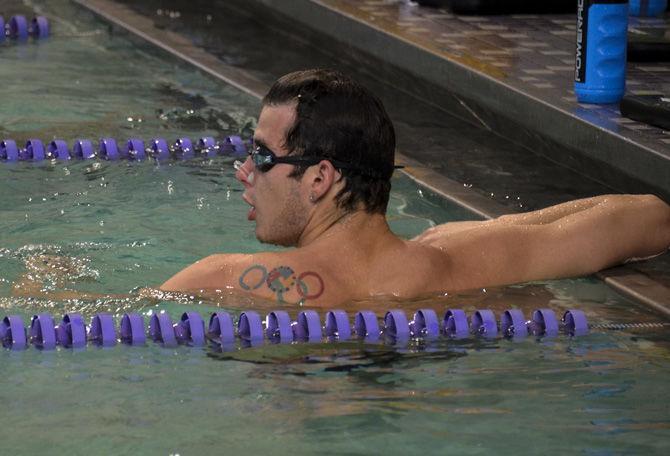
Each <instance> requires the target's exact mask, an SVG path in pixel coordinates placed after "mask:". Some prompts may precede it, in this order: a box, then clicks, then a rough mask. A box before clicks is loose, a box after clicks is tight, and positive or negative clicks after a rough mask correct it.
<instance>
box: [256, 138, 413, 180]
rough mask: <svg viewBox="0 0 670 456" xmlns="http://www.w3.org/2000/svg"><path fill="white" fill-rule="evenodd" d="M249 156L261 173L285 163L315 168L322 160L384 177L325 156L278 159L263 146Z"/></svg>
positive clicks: (367, 174) (367, 169)
mask: <svg viewBox="0 0 670 456" xmlns="http://www.w3.org/2000/svg"><path fill="white" fill-rule="evenodd" d="M249 156H250V157H251V161H252V162H253V164H254V166H255V167H256V169H257V170H258V171H259V172H261V173H267V172H268V171H270V170H271V169H272V168H273V167H274V165H278V164H280V163H285V164H287V165H304V166H313V165H316V164H318V163H319V162H321V160H328V161H329V162H330V163H332V164H333V166H334V167H335V168H338V169H348V170H351V171H354V172H356V173H358V174H362V175H364V176H369V177H374V178H381V177H382V176H383V175H382V173H381V172H380V171H377V170H373V169H369V168H363V167H360V166H356V165H352V164H350V163H345V162H341V161H339V160H333V159H332V158H329V157H323V156H307V157H304V156H302V157H300V156H293V155H286V156H284V157H277V154H275V153H274V152H272V151H271V150H270V149H268V148H267V147H266V146H265V145H263V144H256V145H254V147H253V148H252V149H251V152H249ZM396 168H403V167H402V166H394V169H396Z"/></svg>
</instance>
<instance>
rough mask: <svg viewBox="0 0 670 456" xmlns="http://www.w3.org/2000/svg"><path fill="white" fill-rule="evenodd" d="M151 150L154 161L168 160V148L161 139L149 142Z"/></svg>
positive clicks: (165, 142)
mask: <svg viewBox="0 0 670 456" xmlns="http://www.w3.org/2000/svg"><path fill="white" fill-rule="evenodd" d="M151 150H152V151H153V154H154V158H155V159H156V160H167V159H168V158H170V148H169V147H168V143H167V141H166V140H165V139H163V138H154V139H152V140H151Z"/></svg>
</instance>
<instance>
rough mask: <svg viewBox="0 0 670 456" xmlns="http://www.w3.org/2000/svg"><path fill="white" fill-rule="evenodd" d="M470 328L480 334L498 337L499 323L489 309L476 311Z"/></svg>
mask: <svg viewBox="0 0 670 456" xmlns="http://www.w3.org/2000/svg"><path fill="white" fill-rule="evenodd" d="M470 329H471V330H472V332H473V333H475V334H476V335H479V336H483V337H487V338H488V337H496V336H497V335H498V325H497V323H496V317H495V315H494V314H493V312H492V311H491V310H488V309H485V310H477V311H475V313H474V314H473V315H472V318H471V321H470Z"/></svg>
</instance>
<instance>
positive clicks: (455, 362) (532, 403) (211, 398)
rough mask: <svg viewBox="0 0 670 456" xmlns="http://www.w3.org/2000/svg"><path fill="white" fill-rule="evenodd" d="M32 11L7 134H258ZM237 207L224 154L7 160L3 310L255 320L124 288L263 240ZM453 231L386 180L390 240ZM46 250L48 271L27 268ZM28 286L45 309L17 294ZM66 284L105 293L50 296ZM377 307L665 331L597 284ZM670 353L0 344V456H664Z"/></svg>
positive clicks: (189, 87) (65, 6)
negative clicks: (242, 455) (485, 312)
mask: <svg viewBox="0 0 670 456" xmlns="http://www.w3.org/2000/svg"><path fill="white" fill-rule="evenodd" d="M38 5H41V6H42V7H43V8H45V9H46V11H47V12H48V13H49V16H50V17H52V21H55V25H54V28H55V36H54V37H53V38H52V39H50V40H49V41H46V42H43V43H38V44H33V43H29V44H26V45H25V46H24V47H22V48H18V47H15V46H9V45H7V46H5V45H3V46H0V61H2V62H3V64H2V65H0V77H1V78H2V80H3V81H5V84H4V85H3V89H5V90H3V101H4V102H3V103H0V136H2V137H12V138H14V139H16V140H21V141H24V140H25V139H27V138H29V137H37V138H41V139H43V140H46V139H48V138H53V137H61V138H63V139H66V140H68V141H69V142H70V143H71V141H72V140H73V139H75V138H76V137H78V136H83V137H90V138H92V139H94V138H98V137H100V136H112V137H116V138H117V139H122V138H127V137H129V136H134V135H137V136H139V137H142V138H144V139H149V138H150V137H152V136H154V135H164V136H167V137H168V138H169V139H174V138H176V137H177V136H182V135H184V136H191V137H194V138H196V137H199V136H203V135H206V134H207V135H215V136H217V137H222V136H225V135H228V134H238V133H241V134H243V135H248V134H249V133H250V131H251V130H252V129H253V126H254V124H255V115H256V111H257V109H258V103H257V102H256V100H253V99H250V98H249V97H247V96H246V95H244V94H241V93H239V92H238V91H236V90H234V89H232V88H229V87H225V86H223V85H221V84H220V83H219V82H216V81H213V80H211V79H209V78H207V77H205V76H203V75H201V74H199V73H198V72H196V71H194V70H193V69H192V68H189V67H188V66H186V65H184V64H181V63H180V62H178V61H175V60H173V59H172V58H170V57H168V56H165V55H163V54H161V53H159V52H156V51H154V50H153V49H152V48H151V47H150V46H148V45H145V44H143V43H142V42H141V41H134V40H131V39H130V37H128V36H127V35H126V34H124V33H123V32H120V31H115V30H112V31H110V29H109V28H108V26H107V25H106V24H105V23H103V22H101V21H98V20H96V19H95V18H94V17H93V16H91V15H90V14H88V13H86V12H83V11H81V10H79V9H77V8H75V7H74V6H73V5H72V4H70V3H69V2H65V1H60V0H59V1H53V2H52V1H50V2H48V3H47V2H40V3H38ZM0 6H1V7H2V9H3V12H4V11H9V10H14V11H16V10H17V9H18V8H23V9H26V8H28V7H27V6H26V5H25V4H23V3H20V2H7V1H0ZM5 15H7V13H5ZM137 59H141V61H142V64H141V65H138V64H135V63H133V62H135V61H137ZM77 81H78V82H77ZM128 119H132V120H128ZM138 119H142V122H139V120H138ZM240 193H241V188H240V186H239V185H238V184H237V182H236V181H235V180H234V179H233V170H232V166H231V163H230V161H227V160H225V159H215V160H200V161H191V162H184V163H179V162H172V163H168V164H161V165H160V166H159V165H157V164H155V163H150V162H145V163H107V162H96V161H92V162H72V163H67V164H41V165H37V164H29V163H20V164H16V165H10V164H6V163H4V164H0V195H2V198H0V316H3V315H7V314H12V313H18V314H21V315H22V316H23V317H24V318H25V319H26V320H28V319H29V317H30V316H31V315H33V314H34V313H37V312H42V311H49V312H51V313H53V314H54V315H56V316H57V317H58V318H60V316H61V315H62V314H63V313H65V312H71V311H78V312H81V313H83V314H84V315H85V316H86V317H87V319H88V318H89V317H90V316H92V315H93V314H95V313H96V312H99V311H108V312H112V313H113V314H115V315H117V316H118V315H121V314H122V313H124V312H126V311H131V310H132V311H138V312H141V313H143V314H144V315H145V319H147V320H148V318H147V316H148V315H150V314H151V313H153V312H157V311H160V310H166V311H168V312H169V313H170V314H171V315H172V316H173V318H177V317H178V316H179V315H180V314H181V312H183V311H184V310H187V309H195V310H198V311H200V312H201V313H202V314H206V313H208V312H211V311H214V310H216V309H218V307H217V306H216V305H217V304H222V305H223V306H224V307H226V308H230V309H232V310H234V311H237V310H239V309H240V308H249V307H254V308H258V309H259V310H263V311H265V310H267V309H266V307H265V306H264V305H263V304H262V303H257V302H253V301H248V300H247V301H245V300H242V299H239V297H236V296H231V297H227V298H225V299H224V298H222V300H221V302H220V303H218V302H213V301H208V300H204V299H199V298H194V299H192V300H188V299H183V300H180V301H179V302H177V301H175V300H171V301H165V300H164V301H158V302H156V301H151V300H145V299H141V298H140V297H139V296H137V294H136V293H131V291H132V290H135V289H137V288H138V287H145V286H152V285H156V284H159V283H161V282H163V281H164V280H165V279H166V278H168V277H169V276H170V275H171V274H173V273H174V272H176V271H178V270H179V269H181V268H182V267H184V266H185V265H187V264H189V263H191V262H193V261H195V260H196V259H198V258H201V257H203V256H205V255H208V254H210V253H213V252H222V251H246V252H252V251H259V250H261V249H265V248H267V247H266V246H263V245H261V244H259V243H258V242H257V241H256V240H255V238H254V236H253V227H252V225H251V224H250V223H249V222H247V221H246V209H245V205H244V204H243V202H242V201H241V200H240V197H239V196H240ZM466 217H467V214H466V213H465V212H464V211H463V210H462V209H459V208H457V207H454V206H451V205H449V204H447V203H445V202H444V201H441V200H439V199H438V198H437V197H435V196H434V195H431V194H430V193H429V192H427V191H425V190H422V189H420V188H418V187H416V186H415V185H414V184H413V183H412V182H411V181H410V180H409V179H407V178H405V177H402V176H397V177H396V178H394V181H393V194H392V199H391V204H390V209H389V221H390V223H391V225H392V227H393V229H394V230H395V231H396V232H398V233H400V234H401V235H403V236H406V237H410V236H413V235H415V234H418V233H419V232H421V231H422V230H424V229H425V228H427V227H428V226H431V225H432V224H435V223H442V222H445V221H448V220H460V219H463V218H466ZM45 255H47V256H49V258H50V261H51V262H52V263H50V264H52V265H54V266H55V267H54V268H47V269H46V270H43V269H40V270H36V269H35V267H36V265H39V264H40V261H41V260H42V259H43V258H45V257H44V256H45ZM26 274H32V276H33V277H35V278H37V279H39V281H40V283H41V285H40V287H41V288H42V289H43V292H42V293H41V294H42V295H46V296H47V297H42V298H32V299H31V298H27V297H24V296H18V297H17V296H15V294H16V293H15V292H14V291H13V288H14V286H15V284H16V283H17V282H21V281H23V283H24V284H25V283H26V280H27V279H28V278H27V276H26ZM28 282H29V281H28ZM63 290H70V291H76V292H77V293H81V292H88V293H95V294H102V295H107V294H112V295H114V296H111V297H100V298H92V299H77V298H67V299H66V298H64V297H57V298H49V297H48V294H49V293H58V292H62V291H63ZM19 294H20V293H19ZM369 305H371V306H375V308H377V309H378V310H380V309H385V308H389V307H396V306H402V307H405V308H407V309H413V308H416V307H417V306H420V305H427V306H430V307H433V308H435V309H437V310H439V311H442V310H444V309H445V308H447V307H461V308H465V309H467V310H468V311H471V310H473V309H475V308H493V309H496V310H497V311H498V312H499V311H500V310H502V309H504V308H508V307H512V306H518V307H520V308H522V309H524V311H525V312H526V315H529V313H530V311H531V310H532V309H534V308H539V307H551V308H553V309H556V310H557V312H560V310H562V309H566V308H571V307H576V308H581V309H583V310H585V312H587V314H588V315H589V317H590V318H591V320H592V321H594V322H638V321H647V322H648V321H656V320H657V317H656V316H654V315H652V314H650V313H649V312H648V311H647V310H645V309H644V308H641V307H639V306H637V305H635V304H633V303H631V302H629V301H626V300H625V299H623V298H622V297H620V296H618V295H617V294H615V293H614V292H613V291H611V290H610V289H608V288H607V287H605V286H604V285H603V284H602V283H600V282H598V281H596V280H594V279H591V278H584V279H578V280H570V281H554V282H544V283H533V284H525V285H519V286H514V287H507V288H501V289H488V290H478V291H475V292H472V293H467V294H462V295H457V296H443V297H435V298H432V299H427V300H426V301H423V302H408V303H395V302H394V303H390V302H381V303H369ZM288 310H289V312H290V313H291V314H292V316H294V317H295V313H296V312H297V310H298V309H288ZM669 346H670V344H669V338H668V335H667V333H666V332H661V331H651V330H648V331H638V332H634V331H617V332H613V331H609V332H606V331H595V332H594V333H593V334H591V335H589V336H586V337H580V338H575V339H570V338H566V337H559V338H557V339H554V340H551V339H543V340H535V339H533V338H529V339H527V340H524V341H521V342H511V341H506V340H496V341H484V340H477V339H468V340H465V341H440V342H437V343H435V344H433V345H428V346H426V345H424V344H422V343H420V342H417V341H413V342H412V343H410V344H409V345H408V346H406V347H400V348H394V347H387V346H383V345H362V344H357V343H352V344H338V345H327V344H311V345H308V344H294V345H291V346H265V347H260V348H254V349H239V350H235V351H232V352H226V353H220V352H218V351H217V350H215V349H212V348H189V347H180V348H178V349H164V348H161V347H159V346H157V345H153V344H149V345H147V346H146V347H124V346H118V347H115V348H111V349H97V348H88V349H86V350H83V351H71V350H64V349H59V350H56V351H54V352H42V351H38V350H35V349H30V350H27V351H24V352H12V351H9V350H1V351H0V378H1V380H0V381H1V385H2V386H1V387H0V403H1V404H2V412H1V415H0V416H1V417H2V420H1V421H0V423H1V424H0V442H1V444H0V445H1V449H0V454H11V453H16V454H34V453H38V452H47V453H49V454H58V453H68V454H75V455H76V454H165V455H167V454H181V455H189V454H213V453H233V452H242V451H244V452H258V451H271V452H273V453H274V454H313V453H327V454H331V453H332V454H377V453H385V454H408V453H409V454H421V453H423V454H445V453H446V454H518V453H522V454H528V453H530V454H565V453H568V452H570V453H582V454H584V453H585V454H645V455H646V454H665V453H667V451H668V443H667V442H669V441H670V405H669V402H668V400H667V397H668V393H670V388H668V386H667V378H668V376H669V375H670V363H669V362H668V360H669V358H670V357H669V352H668V349H669Z"/></svg>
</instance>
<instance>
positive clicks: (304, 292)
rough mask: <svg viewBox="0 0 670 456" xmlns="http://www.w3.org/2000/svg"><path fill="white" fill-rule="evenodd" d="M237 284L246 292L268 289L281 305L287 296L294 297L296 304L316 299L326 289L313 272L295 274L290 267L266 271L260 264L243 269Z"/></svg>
mask: <svg viewBox="0 0 670 456" xmlns="http://www.w3.org/2000/svg"><path fill="white" fill-rule="evenodd" d="M239 283H240V287H241V288H242V289H243V290H246V291H252V290H258V289H268V290H270V291H271V292H272V293H274V295H275V296H276V299H277V302H278V303H281V304H284V303H288V302H289V301H287V298H288V296H287V295H291V296H293V297H296V298H297V301H296V304H301V303H304V302H305V301H307V300H308V299H311V300H314V299H318V298H319V297H321V295H323V293H324V291H325V289H326V287H325V284H324V282H323V279H322V278H321V276H320V275H319V274H318V273H316V272H314V271H305V272H302V273H297V272H296V271H294V270H293V268H291V267H290V266H277V267H276V268H273V269H271V270H269V271H268V269H267V268H266V267H265V266H263V265H262V264H253V265H251V266H249V267H248V268H247V269H245V270H244V272H242V275H240V280H239Z"/></svg>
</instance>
